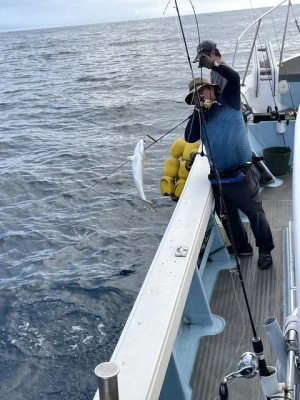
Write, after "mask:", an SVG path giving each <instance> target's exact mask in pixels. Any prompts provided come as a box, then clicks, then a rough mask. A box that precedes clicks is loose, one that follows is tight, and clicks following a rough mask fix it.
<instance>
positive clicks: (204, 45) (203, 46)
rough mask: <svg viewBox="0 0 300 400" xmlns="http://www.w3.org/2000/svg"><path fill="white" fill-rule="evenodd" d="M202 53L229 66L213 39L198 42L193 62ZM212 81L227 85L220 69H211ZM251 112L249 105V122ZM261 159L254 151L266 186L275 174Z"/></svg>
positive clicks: (245, 118)
mask: <svg viewBox="0 0 300 400" xmlns="http://www.w3.org/2000/svg"><path fill="white" fill-rule="evenodd" d="M202 54H205V55H207V56H209V57H210V58H211V59H212V60H214V62H215V63H216V65H221V64H222V65H226V66H228V64H226V62H225V60H224V59H223V58H222V55H221V53H220V50H219V49H218V48H217V44H216V43H215V42H213V41H212V40H203V41H202V42H201V43H200V44H198V46H197V56H196V58H195V60H194V61H193V62H194V63H195V62H198V63H199V60H200V57H201V55H202ZM199 67H200V65H199ZM210 82H211V83H218V84H219V85H220V87H221V90H223V89H224V87H225V85H226V82H227V79H226V78H224V77H223V76H222V75H221V74H219V72H218V71H214V70H211V72H210ZM244 107H247V106H246V105H244ZM249 110H250V111H249ZM249 112H250V113H251V108H250V107H249V106H248V107H247V108H246V109H245V115H244V120H245V122H247V116H246V115H249ZM261 159H262V158H261V157H257V155H256V154H255V153H254V152H252V161H253V164H254V166H255V168H256V169H257V172H258V174H259V175H260V176H259V184H260V185H261V186H266V185H268V184H270V183H273V182H274V181H275V180H274V178H273V176H272V175H271V174H270V173H269V172H268V170H267V169H266V168H265V167H264V165H263V164H262V163H261Z"/></svg>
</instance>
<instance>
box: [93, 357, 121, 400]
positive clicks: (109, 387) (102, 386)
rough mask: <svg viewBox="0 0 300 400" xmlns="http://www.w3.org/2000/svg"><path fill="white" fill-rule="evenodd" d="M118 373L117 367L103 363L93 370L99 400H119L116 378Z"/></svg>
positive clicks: (110, 363)
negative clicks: (96, 379)
mask: <svg viewBox="0 0 300 400" xmlns="http://www.w3.org/2000/svg"><path fill="white" fill-rule="evenodd" d="M119 371H120V369H119V366H118V365H117V364H115V363H113V362H104V363H101V364H98V365H97V367H96V368H95V374H96V375H97V377H98V387H99V399H100V400H119V390H118V376H117V375H118V373H119Z"/></svg>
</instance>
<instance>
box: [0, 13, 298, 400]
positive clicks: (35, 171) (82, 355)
mask: <svg viewBox="0 0 300 400" xmlns="http://www.w3.org/2000/svg"><path fill="white" fill-rule="evenodd" d="M296 10H298V15H299V7H297V8H296ZM257 15H259V12H258V11H257ZM252 19H253V15H252V11H250V10H248V11H238V12H227V13H218V14H207V15H202V16H199V29H200V34H201V38H203V39H207V38H209V39H213V40H215V41H216V42H217V44H218V46H219V48H220V49H221V52H222V55H223V56H224V58H225V60H226V61H229V62H230V61H231V59H232V55H233V51H234V46H235V41H236V37H237V35H238V34H239V33H240V32H241V31H242V30H243V29H244V27H245V26H246V25H247V24H248V22H249V21H250V20H252ZM182 20H183V25H184V32H185V35H186V39H187V44H188V47H189V52H190V57H191V59H193V58H194V57H195V48H196V46H197V43H198V37H197V29H196V26H195V20H194V16H186V17H183V19H182ZM274 21H275V22H273V23H272V24H271V25H270V27H267V28H268V29H271V28H273V27H274V25H275V26H276V19H275V20H274ZM212 27H214V29H212ZM0 38H1V41H0V79H1V94H0V151H1V159H0V185H1V186H0V190H1V195H0V227H1V230H0V291H1V297H0V398H1V399H14V400H19V399H20V400H21V399H22V400H37V399H43V400H46V399H47V400H48V399H49V400H50V399H51V400H52V399H55V400H56V399H64V400H65V399H76V400H83V399H91V398H93V395H94V392H95V390H96V386H97V380H96V378H95V376H94V373H93V370H94V368H95V366H96V365H97V364H98V363H100V362H103V361H108V360H109V358H110V356H111V354H112V352H113V349H114V347H115V345H116V343H117V340H118V337H119V335H120V332H121V330H122V328H123V326H124V323H125V321H126V318H127V316H128V314H129V312H130V310H131V307H132V305H133V302H134V300H135V297H136V295H137V293H138V290H139V288H140V286H141V284H142V282H143V279H144V277H145V275H146V273H147V270H148V268H149V266H150V264H151V261H152V258H153V257H154V255H155V252H156V249H157V247H158V245H159V242H160V240H161V238H162V236H163V234H164V231H165V229H166V227H167V224H168V222H169V219H170V216H171V214H172V212H173V210H174V208H175V206H176V203H174V202H172V201H171V200H170V199H169V198H167V197H162V196H161V194H160V189H159V179H160V177H161V176H162V175H163V164H164V160H165V159H166V158H167V157H168V151H169V147H170V145H171V143H172V142H173V140H174V139H176V138H177V137H182V136H183V132H184V126H185V124H183V125H181V126H179V127H178V128H177V129H175V130H174V131H173V132H172V133H170V134H168V135H166V136H164V138H163V140H160V141H159V143H155V144H154V145H153V142H151V141H150V140H149V139H147V141H146V147H147V146H149V145H150V144H151V147H149V149H148V150H146V155H147V158H148V160H149V161H148V163H147V164H146V165H145V176H144V180H145V182H144V188H145V194H146V197H147V198H148V199H149V200H152V201H154V203H155V204H156V208H157V212H156V213H154V212H152V211H151V210H149V209H148V208H147V207H146V205H145V203H144V202H142V201H141V200H140V199H139V198H138V196H137V193H136V190H135V187H134V185H133V182H132V177H131V166H130V163H129V162H127V157H128V156H130V155H132V153H133V150H134V147H135V145H136V143H137V142H138V140H139V139H141V138H145V137H146V135H150V136H152V137H154V138H156V139H159V138H160V137H162V136H163V135H165V133H166V132H168V131H169V130H170V129H172V128H173V127H174V126H176V125H177V124H178V123H180V122H181V121H183V120H184V119H185V118H186V117H187V116H188V115H189V113H190V111H191V110H190V109H189V107H187V106H186V105H185V103H184V97H185V95H186V91H187V84H188V82H189V80H190V79H191V71H190V68H189V64H188V59H187V56H186V52H185V48H184V44H183V41H182V36H181V33H180V30H179V25H178V21H177V19H176V18H161V19H153V20H145V21H132V22H127V23H126V22H122V23H113V24H99V25H88V26H77V27H64V28H56V29H44V30H32V31H22V32H21V31H18V32H6V33H1V34H0ZM272 38H273V40H274V41H277V37H276V36H272ZM297 40H299V39H297ZM249 42H250V39H249V40H248V42H247V43H246V44H245V43H244V45H243V46H244V47H241V48H240V51H239V55H238V59H237V64H236V65H237V68H238V69H240V68H242V65H243V63H245V50H246V48H247V44H248V43H249ZM298 43H299V42H298ZM294 46H295V42H294V40H293V41H291V42H289V43H288V47H287V48H288V49H289V48H290V49H292V48H294ZM298 47H299V45H298ZM193 68H194V71H195V73H197V72H198V70H197V66H195V65H193ZM122 164H124V165H123V167H122V168H119V169H117V168H118V167H119V166H120V165H122ZM116 169H117V170H116ZM115 170H116V171H115ZM114 171H115V172H114ZM106 176H108V177H107V178H106V179H104V178H105V177H106Z"/></svg>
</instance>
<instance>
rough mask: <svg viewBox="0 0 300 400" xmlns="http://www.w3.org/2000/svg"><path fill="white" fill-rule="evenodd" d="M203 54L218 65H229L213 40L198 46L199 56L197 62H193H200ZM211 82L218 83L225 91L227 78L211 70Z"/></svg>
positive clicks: (205, 41)
mask: <svg viewBox="0 0 300 400" xmlns="http://www.w3.org/2000/svg"><path fill="white" fill-rule="evenodd" d="M202 54H206V55H207V56H209V57H210V58H211V59H212V60H213V61H216V63H219V65H220V64H223V65H227V64H226V62H225V61H224V60H223V58H222V56H221V53H220V51H219V49H218V48H217V45H216V43H215V42H213V41H212V40H203V41H202V42H201V43H200V44H198V46H197V56H196V58H195V60H194V61H193V62H194V63H196V62H198V63H199V60H200V56H201V55H202ZM210 81H211V83H218V84H219V85H220V87H221V90H223V89H224V87H225V85H226V82H227V80H226V78H224V77H223V76H222V75H221V74H219V73H218V72H217V71H214V70H211V72H210Z"/></svg>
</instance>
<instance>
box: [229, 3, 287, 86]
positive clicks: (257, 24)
mask: <svg viewBox="0 0 300 400" xmlns="http://www.w3.org/2000/svg"><path fill="white" fill-rule="evenodd" d="M284 3H287V5H288V11H287V18H288V14H289V8H290V6H291V1H290V0H283V1H281V2H280V3H278V4H277V5H276V6H274V7H272V8H271V9H270V10H268V11H267V12H265V13H264V14H263V15H261V16H260V17H259V18H257V19H256V20H255V21H253V22H252V23H251V24H250V25H249V26H247V28H246V29H244V31H243V32H242V33H241V34H240V36H239V37H238V39H237V42H236V45H235V50H234V55H233V59H232V66H234V63H235V59H236V55H237V52H238V48H239V44H240V41H241V39H242V38H243V37H244V36H245V35H246V33H247V32H248V31H249V30H250V29H251V28H252V27H253V26H256V30H255V34H254V38H253V42H252V46H251V49H250V54H249V57H248V61H247V65H246V68H245V72H244V76H243V79H242V83H244V82H245V79H246V76H247V74H248V70H249V65H250V61H251V58H252V54H253V50H254V47H255V43H256V41H257V36H258V34H259V29H260V25H261V22H262V20H263V19H264V18H265V17H266V16H267V15H268V14H270V13H271V12H272V11H274V10H275V9H277V8H278V7H280V6H281V5H283V4H284ZM286 28H287V24H286V26H285V29H286ZM284 40H285V32H284V35H283V42H282V47H281V51H280V60H282V51H283V47H284Z"/></svg>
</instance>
